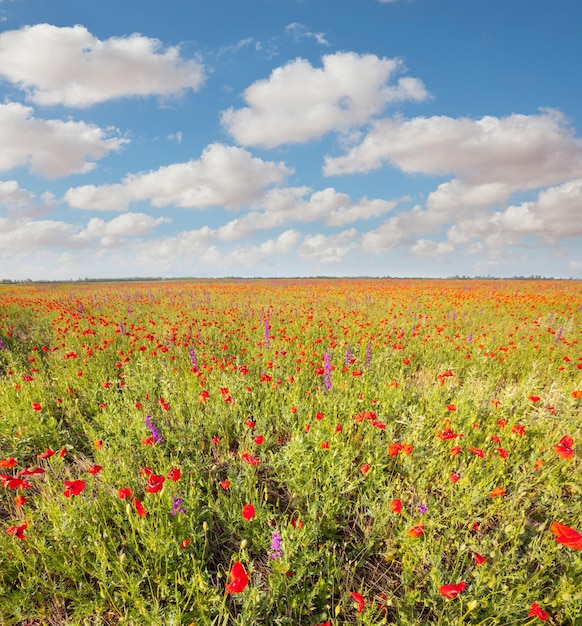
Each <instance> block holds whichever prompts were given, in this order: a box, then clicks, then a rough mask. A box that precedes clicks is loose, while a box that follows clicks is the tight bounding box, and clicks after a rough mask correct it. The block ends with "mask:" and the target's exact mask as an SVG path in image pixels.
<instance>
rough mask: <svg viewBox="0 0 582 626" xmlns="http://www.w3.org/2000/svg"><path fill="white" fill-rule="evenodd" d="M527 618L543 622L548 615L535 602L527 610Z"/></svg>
mask: <svg viewBox="0 0 582 626" xmlns="http://www.w3.org/2000/svg"><path fill="white" fill-rule="evenodd" d="M527 616H528V617H539V619H541V620H542V622H545V621H546V620H547V619H548V617H549V615H548V614H547V613H546V611H544V610H543V609H542V608H541V607H540V605H539V604H538V603H537V602H533V603H532V605H531V608H530V610H529V613H528V614H527Z"/></svg>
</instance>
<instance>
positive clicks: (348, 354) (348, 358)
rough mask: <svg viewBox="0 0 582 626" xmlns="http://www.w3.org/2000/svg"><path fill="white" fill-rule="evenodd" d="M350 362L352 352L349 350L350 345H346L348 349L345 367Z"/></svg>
mask: <svg viewBox="0 0 582 626" xmlns="http://www.w3.org/2000/svg"><path fill="white" fill-rule="evenodd" d="M351 362H352V351H351V349H350V344H348V347H347V348H346V361H345V363H346V366H348V365H350V363H351Z"/></svg>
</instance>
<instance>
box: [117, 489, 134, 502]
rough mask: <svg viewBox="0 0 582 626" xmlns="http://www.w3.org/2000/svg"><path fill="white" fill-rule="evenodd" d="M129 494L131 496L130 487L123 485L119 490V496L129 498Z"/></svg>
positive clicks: (121, 498)
mask: <svg viewBox="0 0 582 626" xmlns="http://www.w3.org/2000/svg"><path fill="white" fill-rule="evenodd" d="M129 496H131V489H128V488H127V487H123V488H121V489H118V490H117V497H118V498H119V499H120V500H126V499H127V498H129Z"/></svg>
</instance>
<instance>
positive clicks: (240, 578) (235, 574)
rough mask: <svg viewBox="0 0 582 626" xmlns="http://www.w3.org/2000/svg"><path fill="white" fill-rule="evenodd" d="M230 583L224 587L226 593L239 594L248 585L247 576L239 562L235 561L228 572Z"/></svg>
mask: <svg viewBox="0 0 582 626" xmlns="http://www.w3.org/2000/svg"><path fill="white" fill-rule="evenodd" d="M229 576H230V582H229V583H227V585H226V593H241V592H242V591H244V590H245V588H246V586H247V585H248V584H249V575H248V574H247V573H246V570H245V568H244V565H243V564H242V563H241V562H240V561H235V562H234V563H233V564H232V568H231V570H230V574H229Z"/></svg>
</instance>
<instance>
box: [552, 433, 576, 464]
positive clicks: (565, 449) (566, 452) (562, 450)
mask: <svg viewBox="0 0 582 626" xmlns="http://www.w3.org/2000/svg"><path fill="white" fill-rule="evenodd" d="M573 445H574V440H573V439H572V437H570V436H569V435H565V436H564V437H562V438H561V439H560V443H557V444H555V445H553V446H552V449H553V450H554V452H555V453H556V454H557V455H558V456H559V457H560V458H562V459H571V458H572V457H573V456H574V450H573V449H572V446H573Z"/></svg>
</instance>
